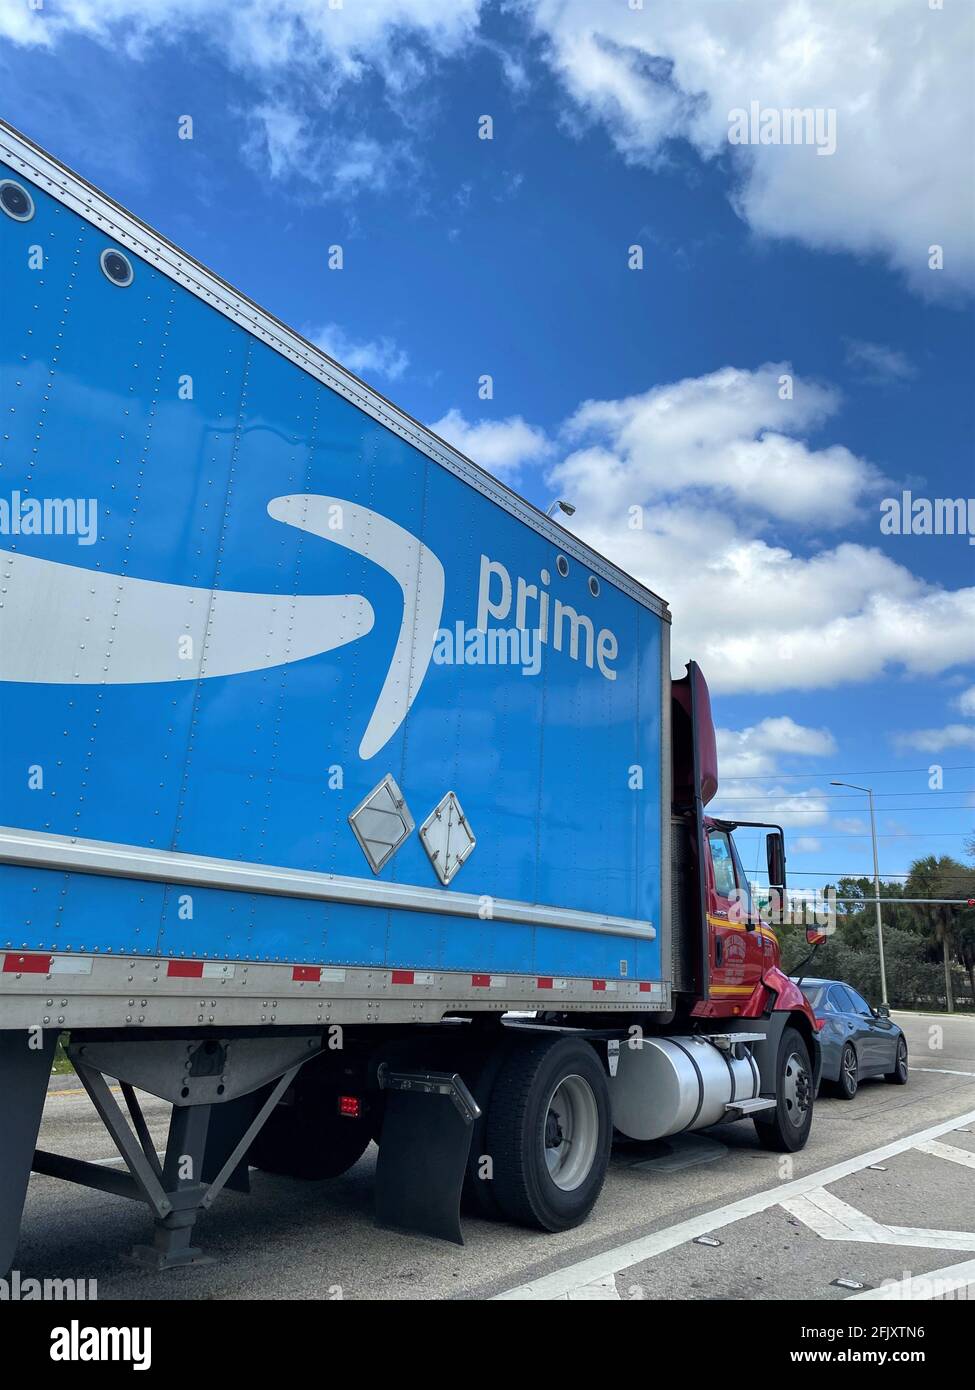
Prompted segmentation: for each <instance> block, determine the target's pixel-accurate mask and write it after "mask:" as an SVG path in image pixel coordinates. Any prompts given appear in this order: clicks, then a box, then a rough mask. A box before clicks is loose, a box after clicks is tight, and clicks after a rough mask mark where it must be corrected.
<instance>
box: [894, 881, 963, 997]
mask: <svg viewBox="0 0 975 1390" xmlns="http://www.w3.org/2000/svg"><path fill="white" fill-rule="evenodd" d="M971 872H972V871H971V870H970V869H968V868H966V866H965V865H964V864H962V863H960V862H959V861H958V860H957V859H952V857H951V856H950V855H947V854H943V855H941V856H940V857H936V856H935V855H933V854H929V855H927V856H926V857H925V858H923V859H915V861H914V863H913V864H912V865H911V871H910V874H909V876H908V879H907V883H906V884H905V885H904V888H905V895H906V896H907V897H909V898H931V899H938V898H956V899H957V898H960V897H963V896H965V892H964V886H965V883H966V881H967V880H968V879H969V877H970V876H971ZM916 912H917V915H918V923H919V926H920V927H921V930H922V931H923V932H924V935H925V936H927V938H928V940H929V941H931V942H932V943H933V944H934V945H935V946H936V947H937V948H939V950H940V955H941V963H942V968H943V970H944V977H945V996H946V1002H947V1007H948V1012H949V1013H953V1012H954V1008H955V1001H954V994H953V991H952V987H951V958H952V956H953V955H954V954H955V952H956V950H957V952H958V957H959V959H960V960H961V961H962V963H963V964H964V963H965V960H964V956H963V955H962V953H961V945H962V942H961V938H957V939H956V928H960V926H961V922H960V919H959V913H958V909H957V906H956V905H954V904H952V903H945V902H937V901H934V902H931V903H930V904H927V903H923V904H921V903H919V904H918V905H917V907H916ZM966 939H967V938H966ZM966 968H967V967H966ZM969 978H970V979H971V980H972V985H973V993H975V976H973V975H972V972H971V971H970V972H969Z"/></svg>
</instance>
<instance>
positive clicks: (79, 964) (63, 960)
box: [51, 956, 95, 975]
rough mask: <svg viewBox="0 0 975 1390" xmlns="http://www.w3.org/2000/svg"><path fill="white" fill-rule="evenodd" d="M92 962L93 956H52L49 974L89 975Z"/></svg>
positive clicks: (93, 961)
mask: <svg viewBox="0 0 975 1390" xmlns="http://www.w3.org/2000/svg"><path fill="white" fill-rule="evenodd" d="M94 963H95V958H94V956H54V957H52V959H51V974H52V975H90V974H91V968H92V966H93V965H94Z"/></svg>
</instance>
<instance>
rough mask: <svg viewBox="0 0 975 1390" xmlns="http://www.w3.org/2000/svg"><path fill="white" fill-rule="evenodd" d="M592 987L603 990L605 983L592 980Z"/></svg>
mask: <svg viewBox="0 0 975 1390" xmlns="http://www.w3.org/2000/svg"><path fill="white" fill-rule="evenodd" d="M592 987H593V989H605V988H606V981H605V980H593V982H592Z"/></svg>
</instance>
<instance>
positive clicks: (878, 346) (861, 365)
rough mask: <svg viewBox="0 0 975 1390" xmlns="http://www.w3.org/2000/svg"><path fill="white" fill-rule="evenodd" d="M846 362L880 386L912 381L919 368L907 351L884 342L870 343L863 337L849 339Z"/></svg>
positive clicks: (866, 378)
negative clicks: (901, 350) (904, 351)
mask: <svg viewBox="0 0 975 1390" xmlns="http://www.w3.org/2000/svg"><path fill="white" fill-rule="evenodd" d="M846 363H847V366H849V367H852V368H853V370H854V371H855V372H856V373H857V374H858V375H859V376H862V377H863V378H864V380H866V381H869V382H873V383H874V384H876V385H880V386H882V385H886V384H887V383H889V382H895V381H910V379H911V378H912V377H914V376H916V375H917V368H916V367H915V366H914V364H913V362H911V360H910V359H909V358H908V357H907V356H906V354H905V353H903V352H900V351H899V350H898V349H897V348H892V347H887V346H886V344H884V343H870V342H866V341H864V340H863V339H861V338H848V339H847V342H846Z"/></svg>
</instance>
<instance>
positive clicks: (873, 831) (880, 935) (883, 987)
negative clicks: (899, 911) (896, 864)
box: [830, 782, 887, 1004]
mask: <svg viewBox="0 0 975 1390" xmlns="http://www.w3.org/2000/svg"><path fill="white" fill-rule="evenodd" d="M830 786H833V787H850V788H851V790H852V791H855V792H866V794H867V796H868V798H869V800H870V838H871V840H872V841H873V897H874V909H875V911H876V913H877V953H878V955H879V957H880V1001H881V1003H882V1004H886V1003H887V967H886V964H885V962H884V924H883V919H882V917H881V915H880V860H879V859H878V857H877V817H876V814H875V812H874V808H873V788H872V787H859V786H857V784H856V783H855V782H831V783H830Z"/></svg>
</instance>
